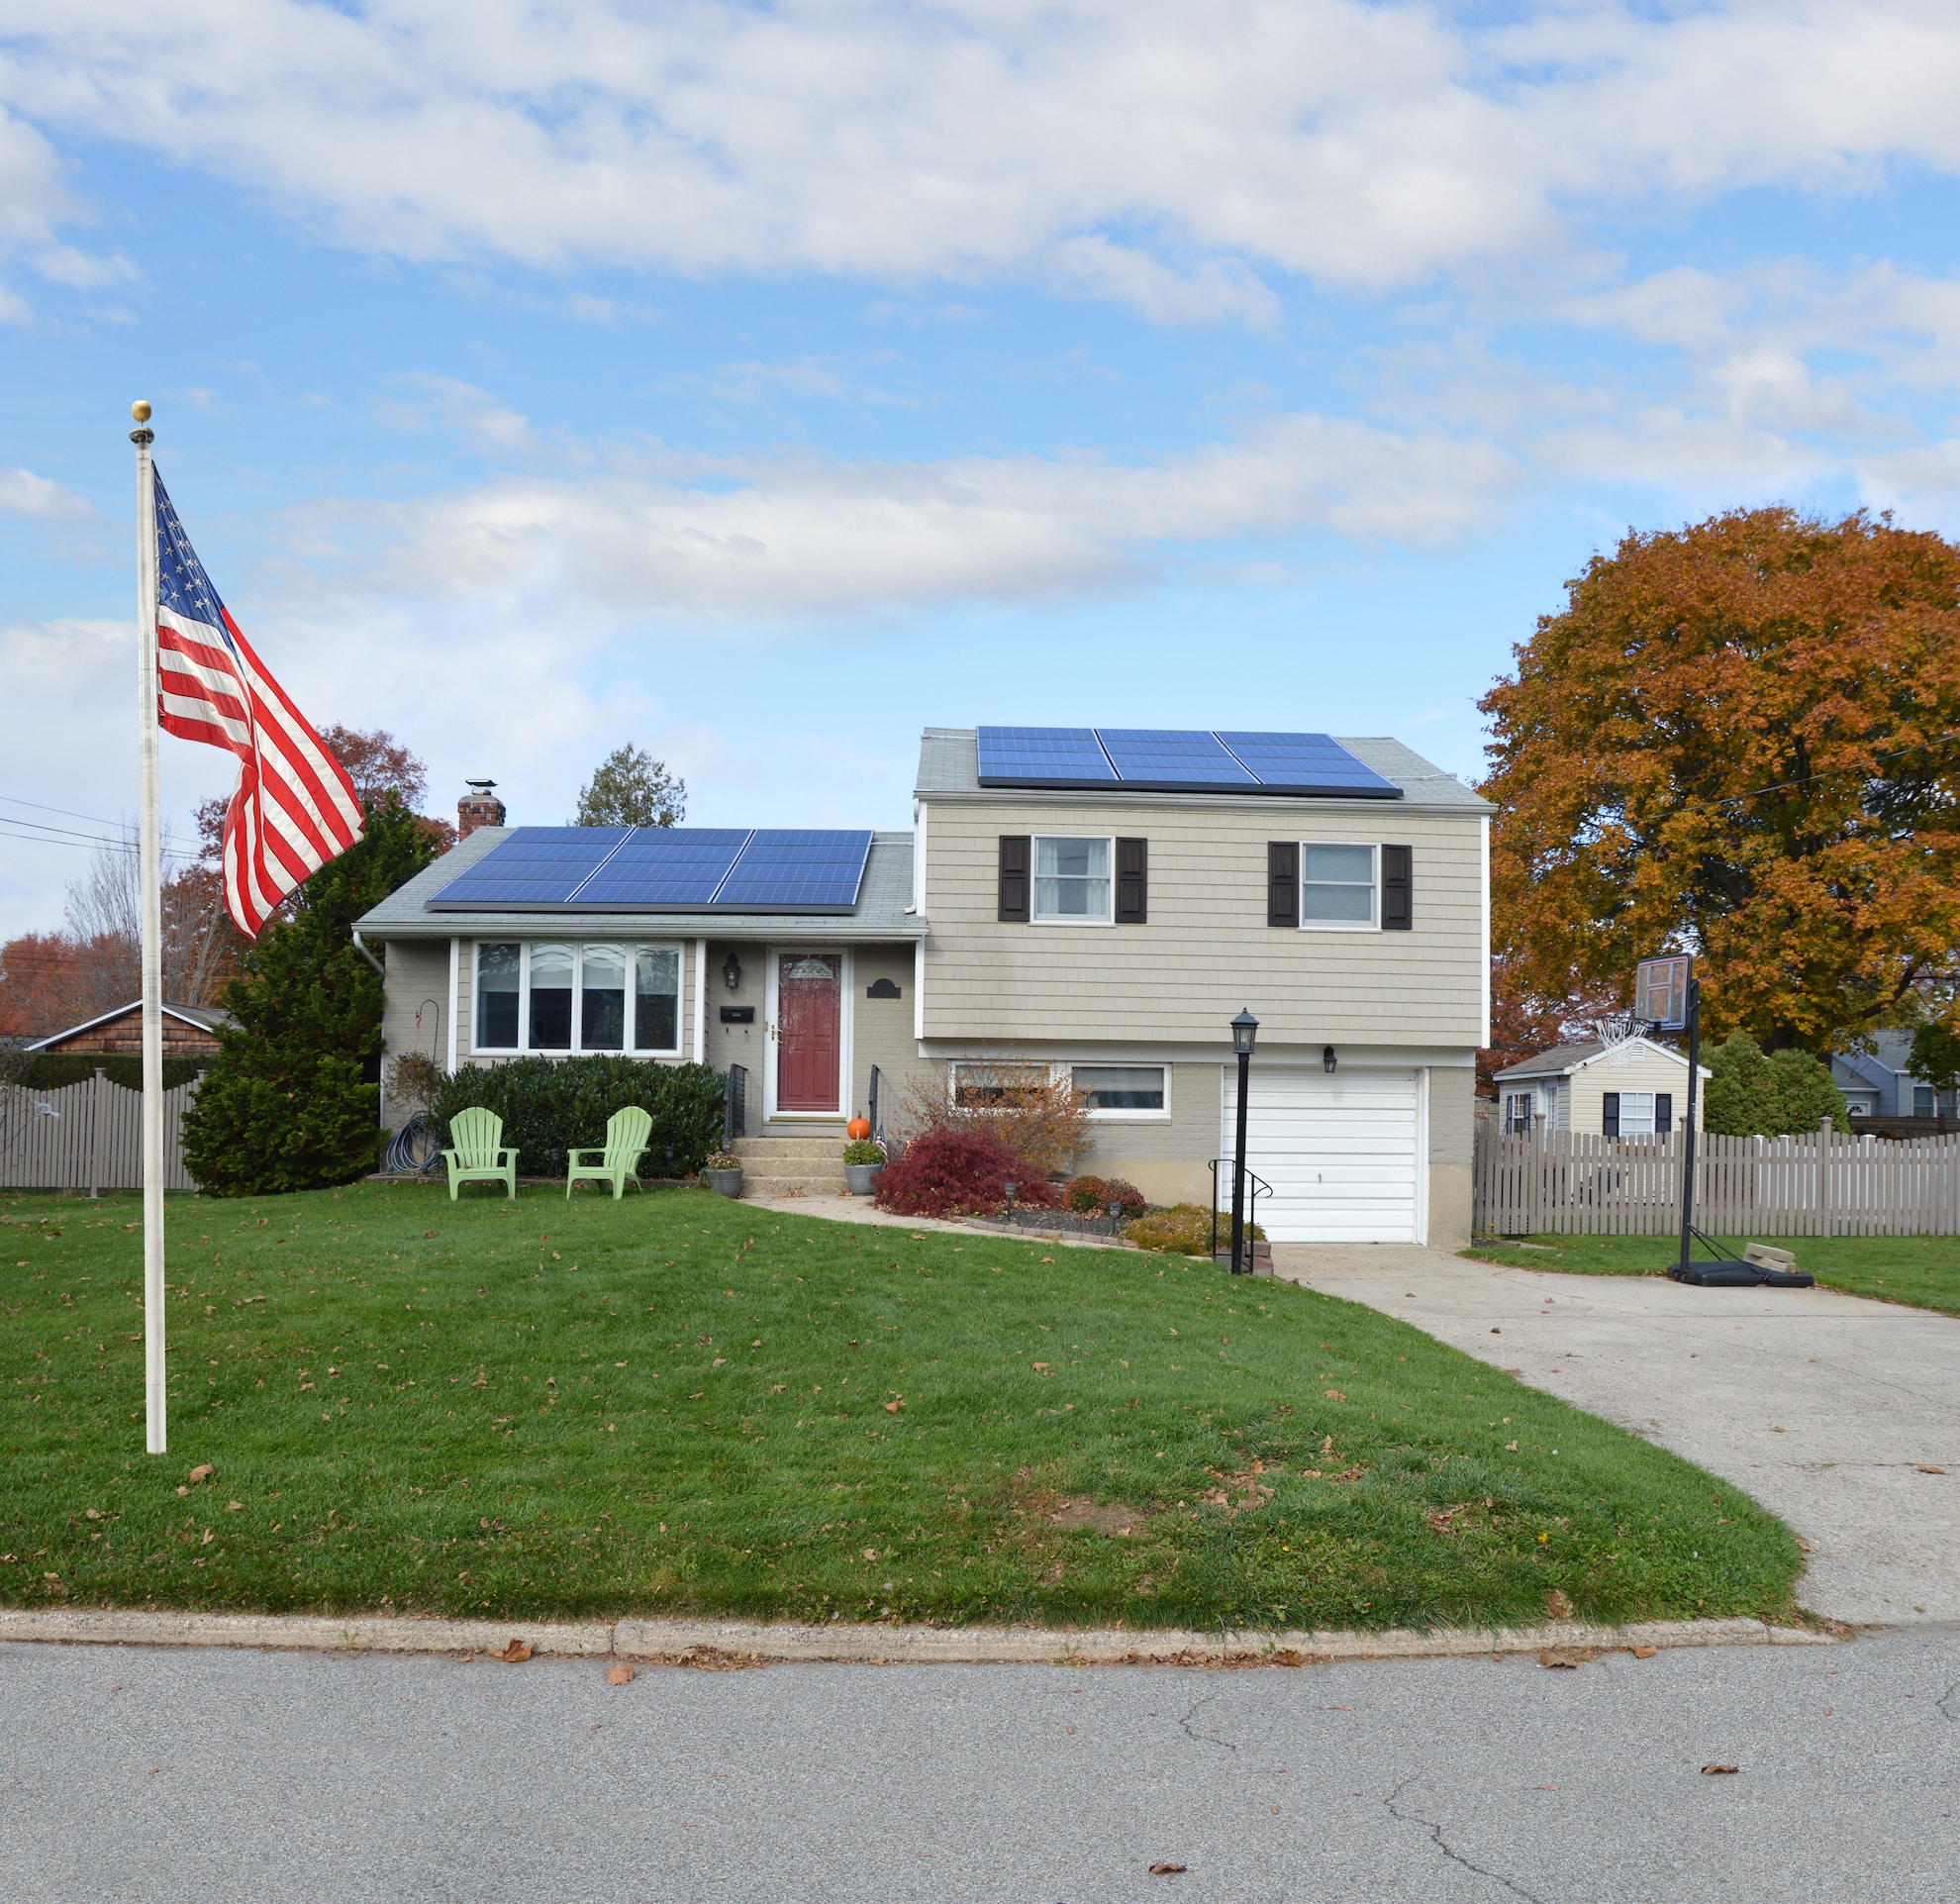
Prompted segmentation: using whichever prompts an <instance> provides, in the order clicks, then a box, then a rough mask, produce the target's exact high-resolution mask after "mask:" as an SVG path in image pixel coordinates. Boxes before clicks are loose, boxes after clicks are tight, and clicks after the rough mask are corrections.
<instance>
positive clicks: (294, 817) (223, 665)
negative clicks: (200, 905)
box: [155, 476, 361, 939]
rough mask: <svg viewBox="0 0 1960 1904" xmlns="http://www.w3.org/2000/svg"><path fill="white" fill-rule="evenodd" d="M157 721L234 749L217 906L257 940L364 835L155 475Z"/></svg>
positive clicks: (338, 782) (338, 775)
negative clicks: (281, 906) (221, 903)
mask: <svg viewBox="0 0 1960 1904" xmlns="http://www.w3.org/2000/svg"><path fill="white" fill-rule="evenodd" d="M155 480H156V646H157V670H158V671H157V696H156V699H157V719H158V720H159V721H160V722H161V724H162V726H163V728H164V730H165V732H166V733H170V734H174V735H176V736H177V738H178V739H179V740H183V741H202V742H203V743H204V744H205V745H206V746H207V747H215V748H226V749H228V750H229V751H230V752H233V753H236V754H237V755H238V756H239V761H240V768H239V783H238V785H237V787H235V788H234V789H233V792H232V804H231V807H230V809H229V811H228V812H227V813H226V815H225V903H226V906H227V907H228V909H229V910H230V912H231V915H232V918H233V920H234V921H235V922H236V924H237V926H238V928H239V930H240V931H241V932H242V933H244V934H245V937H246V938H248V939H256V938H257V937H258V934H259V929H260V928H261V927H262V926H263V925H264V924H265V921H266V920H267V918H269V917H270V916H271V913H272V909H273V908H274V907H275V906H277V905H278V903H279V902H280V900H282V899H283V898H285V897H286V895H287V894H288V893H290V892H291V891H293V890H294V888H295V887H297V886H299V885H300V884H301V883H302V881H304V880H305V879H306V878H307V877H308V876H309V875H310V874H312V873H315V872H318V871H319V870H320V868H321V867H322V866H324V865H325V864H326V863H327V861H328V860H330V859H331V858H333V857H334V855H335V854H336V853H340V852H345V851H346V850H347V848H349V847H350V846H352V845H353V844H354V842H355V841H356V840H358V839H359V838H360V836H361V827H360V801H359V799H358V797H357V796H356V795H355V793H354V787H353V782H352V781H351V780H350V779H348V778H347V775H346V770H345V769H344V768H343V766H342V765H341V763H340V761H338V760H337V759H335V758H334V756H333V754H331V753H330V752H328V751H327V748H326V745H325V744H324V743H323V742H322V741H321V739H320V737H319V735H317V734H316V733H314V731H313V729H312V727H311V726H309V725H308V723H307V720H306V717H305V716H304V715H303V714H301V712H300V711H299V709H298V708H296V707H295V706H294V705H293V704H292V702H291V701H290V700H289V699H288V698H287V696H286V692H285V690H284V689H283V688H282V687H280V685H279V683H278V682H277V681H275V680H274V679H273V678H272V676H271V675H270V674H268V673H267V672H266V671H265V668H264V666H263V665H262V664H261V663H260V661H259V658H258V656H257V655H256V654H254V653H253V652H252V651H251V647H250V644H249V643H247V642H246V640H245V637H244V636H243V635H242V634H240V633H239V625H238V623H236V622H235V621H233V620H232V618H231V615H230V614H229V613H228V612H227V610H226V607H225V604H224V603H223V602H221V601H220V600H219V599H218V591H217V590H216V589H215V588H213V587H212V586H211V577H210V576H208V575H207V574H206V573H205V572H204V564H203V563H202V562H201V561H199V560H198V558H197V551H195V550H194V549H192V547H191V546H190V539H189V538H188V537H187V536H186V535H185V534H184V527H183V524H182V523H180V522H179V521H178V520H177V512H176V510H175V509H173V508H172V507H171V506H170V498H169V495H168V493H167V492H166V491H165V489H164V487H163V479H162V477H161V476H158V477H156V479H155Z"/></svg>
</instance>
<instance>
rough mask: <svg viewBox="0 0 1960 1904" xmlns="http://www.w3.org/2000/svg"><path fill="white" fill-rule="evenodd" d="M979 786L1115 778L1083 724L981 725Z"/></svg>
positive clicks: (1102, 783)
mask: <svg viewBox="0 0 1960 1904" xmlns="http://www.w3.org/2000/svg"><path fill="white" fill-rule="evenodd" d="M978 739H979V742H980V784H981V785H982V786H983V787H1080V786H1105V785H1108V784H1109V783H1110V782H1111V781H1113V780H1115V779H1116V777H1117V770H1116V768H1115V767H1113V766H1111V764H1110V762H1109V758H1108V756H1107V755H1106V754H1105V753H1104V752H1103V750H1102V748H1101V746H1100V745H1099V744H1098V742H1097V740H1096V731H1095V729H1094V728H1086V727H983V728H981V729H980V730H979V735H978Z"/></svg>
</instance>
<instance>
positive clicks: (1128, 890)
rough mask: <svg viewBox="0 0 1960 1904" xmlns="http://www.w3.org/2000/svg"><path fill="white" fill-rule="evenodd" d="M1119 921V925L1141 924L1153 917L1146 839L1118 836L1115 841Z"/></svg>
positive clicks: (1117, 920)
mask: <svg viewBox="0 0 1960 1904" xmlns="http://www.w3.org/2000/svg"><path fill="white" fill-rule="evenodd" d="M1116 871H1117V880H1116V922H1117V924H1118V925H1119V926H1142V925H1147V924H1148V923H1149V918H1150V843H1149V841H1147V840H1119V841H1118V842H1117V843H1116Z"/></svg>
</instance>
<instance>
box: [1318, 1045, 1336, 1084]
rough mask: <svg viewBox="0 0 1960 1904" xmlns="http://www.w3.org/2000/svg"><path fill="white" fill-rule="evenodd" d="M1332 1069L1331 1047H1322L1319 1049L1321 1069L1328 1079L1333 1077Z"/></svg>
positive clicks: (1332, 1051)
mask: <svg viewBox="0 0 1960 1904" xmlns="http://www.w3.org/2000/svg"><path fill="white" fill-rule="evenodd" d="M1333 1068H1334V1050H1333V1047H1332V1046H1331V1045H1323V1046H1322V1047H1321V1069H1322V1070H1323V1071H1325V1072H1326V1074H1327V1075H1328V1076H1329V1077H1331V1076H1332V1075H1333Z"/></svg>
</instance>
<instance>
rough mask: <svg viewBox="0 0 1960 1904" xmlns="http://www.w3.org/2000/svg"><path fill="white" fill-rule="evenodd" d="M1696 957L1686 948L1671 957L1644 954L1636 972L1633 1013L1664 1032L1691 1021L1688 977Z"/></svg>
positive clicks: (1683, 1028)
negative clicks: (1689, 1015) (1691, 955)
mask: <svg viewBox="0 0 1960 1904" xmlns="http://www.w3.org/2000/svg"><path fill="white" fill-rule="evenodd" d="M1694 969H1695V961H1694V959H1693V958H1691V957H1689V956H1688V954H1687V953H1685V952H1676V953H1674V954H1673V955H1671V956H1669V957H1667V958H1643V959H1641V961H1640V962H1639V964H1638V965H1637V966H1636V967H1635V968H1634V973H1633V1016H1634V1017H1635V1018H1637V1019H1639V1020H1641V1021H1642V1022H1643V1023H1645V1024H1648V1025H1658V1026H1659V1027H1660V1029H1661V1030H1662V1031H1664V1032H1678V1031H1683V1030H1685V1029H1686V1028H1687V1024H1688V981H1689V979H1690V978H1691V977H1692V976H1693V975H1694Z"/></svg>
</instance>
